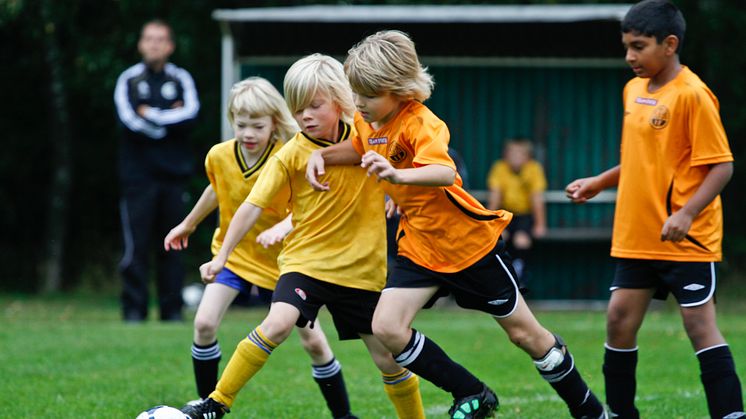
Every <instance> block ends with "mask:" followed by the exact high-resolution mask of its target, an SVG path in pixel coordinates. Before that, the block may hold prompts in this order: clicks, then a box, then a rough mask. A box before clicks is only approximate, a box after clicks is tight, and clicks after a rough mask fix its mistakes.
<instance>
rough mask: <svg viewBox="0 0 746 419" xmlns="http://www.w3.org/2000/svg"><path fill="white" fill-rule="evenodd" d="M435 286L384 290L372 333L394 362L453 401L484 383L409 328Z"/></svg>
mask: <svg viewBox="0 0 746 419" xmlns="http://www.w3.org/2000/svg"><path fill="white" fill-rule="evenodd" d="M437 290H438V287H436V286H432V287H426V288H387V289H386V290H384V292H383V293H382V294H381V299H380V300H379V301H378V305H377V306H376V311H375V314H374V315H373V334H374V335H375V336H376V338H378V339H379V340H380V341H381V342H382V343H383V345H384V346H386V348H387V349H388V350H389V351H390V352H391V353H392V354H393V355H394V359H395V360H396V362H397V363H398V364H399V365H400V366H402V367H405V368H407V369H409V370H410V371H412V372H414V373H415V374H417V375H419V376H420V377H422V378H424V379H426V380H428V381H430V382H431V383H433V384H435V385H436V386H438V387H440V388H442V389H443V390H445V391H447V392H449V393H451V394H452V395H453V398H454V399H456V400H458V399H460V398H463V397H466V396H471V395H474V394H478V393H480V392H482V390H484V384H483V383H482V382H480V381H479V379H477V378H476V377H475V376H474V375H472V374H471V373H470V372H469V371H467V370H466V369H465V368H464V367H462V366H461V365H459V364H458V363H456V362H454V361H453V360H452V359H451V358H449V357H448V355H446V353H445V352H443V350H442V349H441V348H440V347H438V345H436V344H435V342H433V341H431V340H430V339H428V338H427V337H426V336H424V335H423V334H421V333H420V332H418V331H417V330H414V329H412V328H411V325H412V321H413V320H414V317H415V315H416V314H417V312H418V311H419V310H420V309H421V308H422V307H423V306H424V305H425V304H426V303H427V302H428V301H429V300H430V298H432V296H433V295H435V293H436V292H437Z"/></svg>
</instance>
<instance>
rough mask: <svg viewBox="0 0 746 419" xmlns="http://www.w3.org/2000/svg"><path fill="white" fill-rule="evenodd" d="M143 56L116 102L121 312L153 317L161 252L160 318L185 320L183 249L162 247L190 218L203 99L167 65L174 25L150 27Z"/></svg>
mask: <svg viewBox="0 0 746 419" xmlns="http://www.w3.org/2000/svg"><path fill="white" fill-rule="evenodd" d="M138 51H139V52H140V54H141V55H142V57H143V60H142V61H141V62H140V63H138V64H135V65H134V66H132V67H130V68H128V69H127V70H125V71H124V72H123V73H122V74H121V75H120V76H119V79H118V80H117V85H116V89H115V91H114V103H115V105H116V110H117V116H118V119H119V122H120V125H121V127H122V128H123V129H122V132H123V135H122V140H121V143H120V152H119V178H120V187H121V203H120V210H121V217H122V230H123V234H124V255H123V256H122V261H121V262H120V270H121V273H122V280H123V290H122V309H123V316H124V320H125V321H133V322H138V321H142V320H145V318H146V317H147V313H148V277H149V273H150V269H149V265H150V257H151V254H152V252H153V251H156V254H155V264H156V277H157V284H158V300H159V304H160V318H161V320H181V307H182V299H181V288H182V283H183V279H184V267H183V266H182V263H181V260H180V257H179V252H165V251H164V249H163V247H162V246H161V245H160V243H161V239H162V238H163V237H165V235H166V234H167V233H168V231H169V229H170V228H171V226H174V225H176V224H178V223H179V222H180V221H181V219H182V218H183V217H184V211H185V207H184V204H185V200H186V195H185V194H186V181H187V179H188V177H189V175H190V174H191V173H192V171H193V169H194V159H193V156H192V153H191V150H190V148H189V144H188V142H187V140H188V138H187V137H188V136H187V134H188V132H189V129H190V122H192V121H193V120H194V119H195V118H196V117H197V112H198V111H199V99H198V98H197V91H196V90H195V87H194V81H193V80H192V77H191V76H190V75H189V73H188V72H187V71H186V70H184V69H181V68H179V67H177V66H175V65H173V64H171V63H169V62H168V58H169V57H170V56H171V54H172V53H173V51H174V42H173V38H172V32H171V28H170V27H169V26H168V24H166V23H165V22H163V21H159V20H154V21H150V22H148V23H146V24H145V25H144V26H143V28H142V32H141V34H140V40H139V42H138Z"/></svg>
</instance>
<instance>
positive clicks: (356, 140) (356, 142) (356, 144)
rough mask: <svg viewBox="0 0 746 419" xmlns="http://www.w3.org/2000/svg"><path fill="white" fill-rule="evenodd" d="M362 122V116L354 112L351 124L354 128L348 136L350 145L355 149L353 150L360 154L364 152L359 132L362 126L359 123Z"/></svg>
mask: <svg viewBox="0 0 746 419" xmlns="http://www.w3.org/2000/svg"><path fill="white" fill-rule="evenodd" d="M364 123H365V121H364V120H363V117H362V116H360V114H359V113H357V112H355V122H354V123H353V125H354V126H355V130H354V131H353V132H352V135H351V136H350V142H351V143H352V147H353V148H354V149H355V151H357V154H359V155H361V156H362V155H363V154H365V146H364V145H363V139H362V136H361V135H360V134H359V132H360V129H361V128H362V127H361V124H364Z"/></svg>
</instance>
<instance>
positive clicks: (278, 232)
mask: <svg viewBox="0 0 746 419" xmlns="http://www.w3.org/2000/svg"><path fill="white" fill-rule="evenodd" d="M288 233H290V230H288V229H287V228H285V226H283V225H282V223H278V224H275V225H273V226H272V227H270V228H268V229H266V230H264V231H262V232H261V233H259V235H258V236H256V242H257V243H259V244H261V245H262V247H264V248H265V249H267V248H269V246H272V245H273V244H276V243H279V242H281V241H282V239H284V238H285V236H287V235H288Z"/></svg>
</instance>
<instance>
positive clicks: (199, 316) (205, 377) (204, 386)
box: [192, 283, 238, 399]
mask: <svg viewBox="0 0 746 419" xmlns="http://www.w3.org/2000/svg"><path fill="white" fill-rule="evenodd" d="M237 295H238V290H236V289H235V288H231V287H229V286H226V285H223V284H218V283H213V284H208V285H207V286H206V287H205V291H204V293H203V294H202V300H200V303H199V307H198V308H197V313H196V314H195V315H194V343H193V344H192V365H193V366H194V378H195V381H196V383H197V394H199V397H200V398H201V399H204V398H206V397H207V396H208V395H209V394H210V392H211V391H212V390H213V389H214V388H215V384H216V383H217V382H218V367H219V365H220V358H221V356H222V353H221V351H220V345H219V344H218V341H217V331H218V327H219V326H220V322H221V321H222V320H223V316H224V315H225V311H226V310H227V309H228V306H230V304H231V302H232V301H233V300H234V299H235V298H236V296H237Z"/></svg>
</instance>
